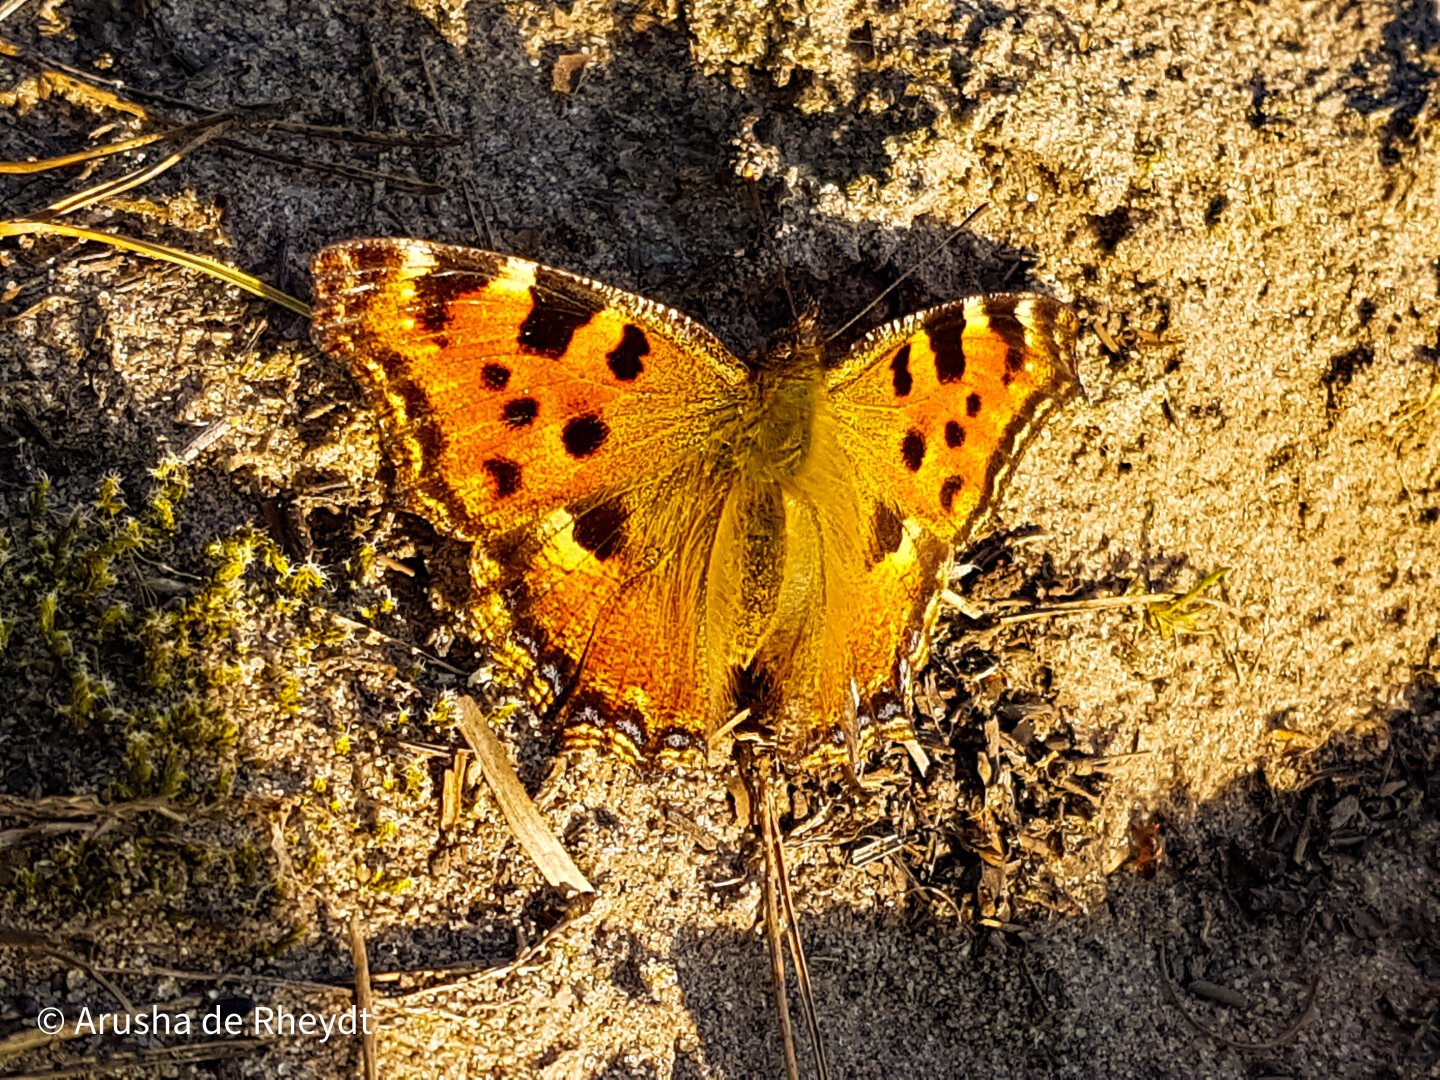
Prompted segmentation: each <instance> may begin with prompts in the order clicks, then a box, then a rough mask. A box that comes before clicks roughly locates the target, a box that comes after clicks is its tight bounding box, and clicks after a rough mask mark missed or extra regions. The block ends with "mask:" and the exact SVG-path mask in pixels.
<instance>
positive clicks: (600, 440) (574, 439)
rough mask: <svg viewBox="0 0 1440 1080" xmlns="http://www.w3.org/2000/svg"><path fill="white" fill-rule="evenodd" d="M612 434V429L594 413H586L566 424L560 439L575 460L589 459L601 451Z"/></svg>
mask: <svg viewBox="0 0 1440 1080" xmlns="http://www.w3.org/2000/svg"><path fill="white" fill-rule="evenodd" d="M609 434H610V428H609V426H608V425H607V424H606V423H605V421H604V420H601V419H600V417H598V416H596V415H595V414H594V413H586V414H585V415H584V416H577V417H575V418H574V419H571V420H567V421H566V422H565V429H564V430H563V431H562V432H561V433H560V439H561V441H562V442H563V443H564V444H565V452H566V453H567V454H569V455H570V456H571V457H573V458H582V457H589V456H590V455H591V454H593V453H595V451H596V450H599V449H600V447H601V446H602V445H603V444H604V442H605V439H606V438H607V437H608V436H609Z"/></svg>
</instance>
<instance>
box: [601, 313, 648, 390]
mask: <svg viewBox="0 0 1440 1080" xmlns="http://www.w3.org/2000/svg"><path fill="white" fill-rule="evenodd" d="M649 354H650V342H649V340H648V339H647V338H646V337H645V331H643V330H641V329H640V328H639V327H638V326H636V325H635V324H634V323H626V324H625V330H624V331H623V332H622V333H621V335H620V344H619V345H616V346H615V348H613V349H611V350H610V352H609V354H608V355H607V356H606V357H605V362H606V363H607V364H608V365H610V373H611V374H612V375H614V376H615V378H617V379H619V380H620V381H621V382H634V381H635V380H636V379H638V378H639V377H640V373H641V372H642V371H644V370H645V364H644V363H643V359H644V357H646V356H648V355H649Z"/></svg>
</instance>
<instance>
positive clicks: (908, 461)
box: [900, 428, 925, 472]
mask: <svg viewBox="0 0 1440 1080" xmlns="http://www.w3.org/2000/svg"><path fill="white" fill-rule="evenodd" d="M900 456H901V457H902V458H904V459H905V467H906V468H907V469H909V470H910V471H911V472H919V471H920V466H921V465H922V464H923V463H924V461H925V436H924V435H921V434H920V432H918V431H916V430H915V429H914V428H911V429H910V430H909V431H907V432H906V433H905V438H904V439H902V440H901V442H900Z"/></svg>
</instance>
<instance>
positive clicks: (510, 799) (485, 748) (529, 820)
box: [456, 694, 595, 893]
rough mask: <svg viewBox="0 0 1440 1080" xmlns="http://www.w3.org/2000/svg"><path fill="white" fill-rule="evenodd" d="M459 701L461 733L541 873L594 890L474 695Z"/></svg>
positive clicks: (558, 883)
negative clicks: (532, 796) (553, 829)
mask: <svg viewBox="0 0 1440 1080" xmlns="http://www.w3.org/2000/svg"><path fill="white" fill-rule="evenodd" d="M456 704H457V706H458V708H457V712H458V715H459V726H460V733H461V734H462V735H464V736H465V741H466V742H467V743H469V744H470V749H471V750H473V751H475V757H476V758H477V759H478V760H479V762H480V771H481V773H482V775H484V777H485V782H486V783H487V784H489V785H490V790H491V791H492V792H493V793H494V795H495V800H496V801H497V802H498V803H499V804H500V812H501V813H502V814H504V815H505V821H506V823H507V824H509V826H510V831H511V833H513V834H514V836H515V839H516V840H518V841H519V842H520V846H521V847H522V848H524V849H525V852H526V854H528V855H529V856H530V857H531V858H532V859H534V860H535V863H536V865H537V866H539V867H540V873H542V874H543V875H545V880H546V881H548V882H549V883H550V884H551V885H553V886H555V887H556V888H563V889H569V890H570V891H571V892H575V893H593V892H594V891H595V887H594V886H593V885H591V884H590V882H589V881H588V880H587V879H586V877H585V875H584V874H582V873H581V872H580V868H579V867H578V866H576V865H575V863H574V861H573V860H572V859H571V858H570V856H569V854H568V853H567V852H566V851H565V848H564V847H562V846H561V844H560V840H559V839H558V838H557V837H556V835H555V834H554V833H553V832H551V831H550V827H549V826H548V825H546V824H545V819H544V818H542V817H541V816H540V811H539V810H538V809H537V808H536V806H535V803H534V802H532V801H531V799H530V796H529V795H527V794H526V793H525V788H524V787H523V786H521V784H520V778H519V777H518V776H516V775H515V769H514V767H513V766H511V764H510V759H509V757H507V756H506V754H505V748H504V747H503V746H501V745H500V740H499V739H497V738H496V737H495V733H494V732H493V731H491V730H490V725H489V723H487V722H486V720H485V714H484V713H482V712H481V711H480V706H479V705H477V704H475V699H474V698H472V697H470V696H469V695H468V694H462V695H460V697H459V698H458V699H457V700H456Z"/></svg>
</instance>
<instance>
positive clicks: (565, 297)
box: [516, 266, 599, 360]
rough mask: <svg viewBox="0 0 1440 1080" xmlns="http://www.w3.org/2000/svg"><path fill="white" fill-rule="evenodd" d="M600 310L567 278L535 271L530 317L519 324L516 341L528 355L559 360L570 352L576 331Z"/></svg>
mask: <svg viewBox="0 0 1440 1080" xmlns="http://www.w3.org/2000/svg"><path fill="white" fill-rule="evenodd" d="M598 310H599V309H598V308H597V306H596V304H595V302H594V300H592V299H591V298H590V297H588V296H583V295H581V294H579V293H577V292H576V291H575V287H574V285H572V284H571V283H570V281H569V280H568V279H567V278H564V277H562V276H560V275H559V274H556V273H555V272H554V271H553V270H547V269H545V268H544V267H543V266H542V267H536V269H535V284H534V285H532V286H530V314H528V315H526V316H525V321H524V322H523V323H521V324H520V333H519V334H518V335H517V337H516V341H517V343H518V344H519V346H520V348H521V349H522V350H524V351H525V352H527V353H533V354H535V355H536V356H548V357H549V358H550V359H552V360H556V359H559V358H560V357H561V356H563V355H565V350H566V349H568V348H570V339H571V338H573V337H574V336H575V331H577V330H579V329H580V328H581V327H582V326H584V325H585V324H586V323H588V322H589V321H590V320H591V319H593V318H594V317H595V313H596V312H597V311H598Z"/></svg>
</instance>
